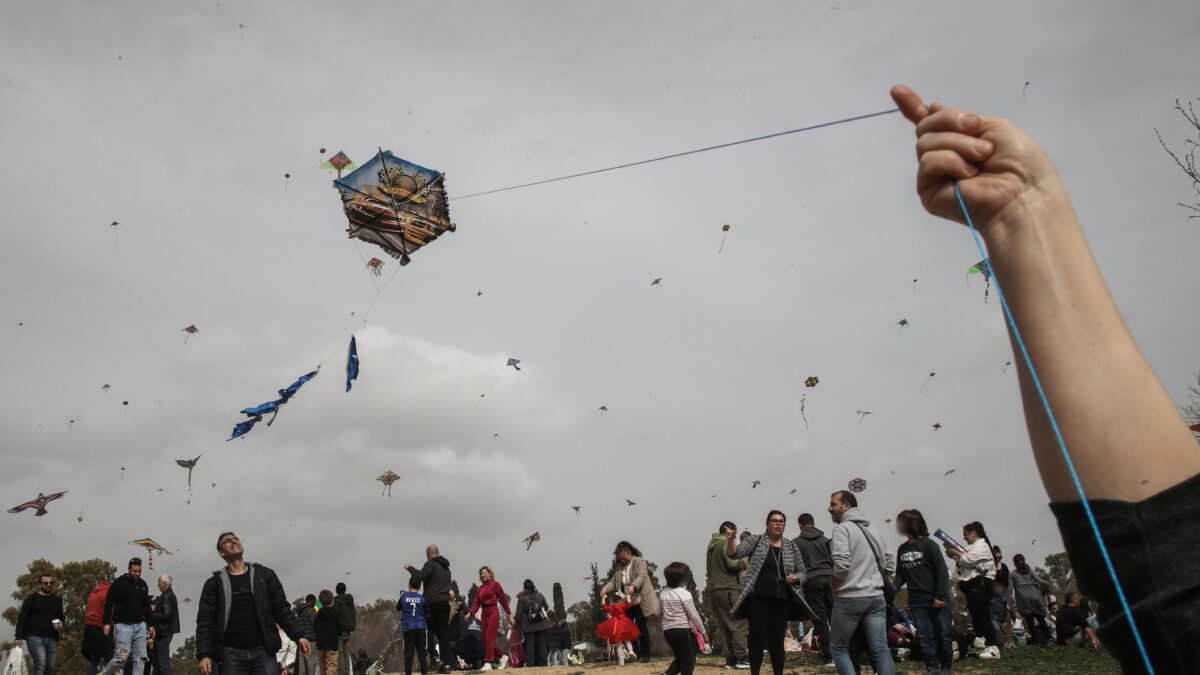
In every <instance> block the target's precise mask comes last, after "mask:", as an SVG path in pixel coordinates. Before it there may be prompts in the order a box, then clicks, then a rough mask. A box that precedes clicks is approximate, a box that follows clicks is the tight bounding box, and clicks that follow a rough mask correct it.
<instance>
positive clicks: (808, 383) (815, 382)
mask: <svg viewBox="0 0 1200 675" xmlns="http://www.w3.org/2000/svg"><path fill="white" fill-rule="evenodd" d="M820 383H821V379H820V378H817V377H810V378H808V379H807V380H805V381H804V386H806V387H808V388H810V389H811V388H812V387H815V386H817V385H818V384H820Z"/></svg>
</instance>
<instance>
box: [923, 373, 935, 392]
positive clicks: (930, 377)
mask: <svg viewBox="0 0 1200 675" xmlns="http://www.w3.org/2000/svg"><path fill="white" fill-rule="evenodd" d="M935 375H937V373H930V374H929V377H927V378H925V384H923V385H921V393H922V394H924V393H925V387H928V386H929V381H930V380H932V379H933V377H934V376H935Z"/></svg>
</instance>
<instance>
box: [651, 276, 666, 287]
mask: <svg viewBox="0 0 1200 675" xmlns="http://www.w3.org/2000/svg"><path fill="white" fill-rule="evenodd" d="M662 280H663V278H662V277H655V278H654V281H651V282H650V285H651V286H658V287H659V288H662Z"/></svg>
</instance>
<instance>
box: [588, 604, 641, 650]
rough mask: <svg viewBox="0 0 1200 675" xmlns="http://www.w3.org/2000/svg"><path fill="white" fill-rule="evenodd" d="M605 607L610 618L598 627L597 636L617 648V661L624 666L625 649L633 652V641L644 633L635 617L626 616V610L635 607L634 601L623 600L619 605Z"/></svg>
mask: <svg viewBox="0 0 1200 675" xmlns="http://www.w3.org/2000/svg"><path fill="white" fill-rule="evenodd" d="M603 607H604V611H605V612H608V620H607V621H605V622H604V623H602V624H600V625H599V626H597V627H596V637H598V638H602V639H604V640H606V641H608V645H609V648H610V649H613V648H615V649H616V652H617V663H619V664H620V665H622V666H623V665H625V650H626V649H628V650H629V653H630V654H633V644H632V642H633V641H634V640H636V639H638V636H640V635H641V634H642V633H641V631H639V630H638V627H637V624H636V623H634V622H633V619H631V618H629V617H628V616H625V612H628V611H629V609H630V608H631V607H633V603H632V602H622V603H621V604H619V605H603Z"/></svg>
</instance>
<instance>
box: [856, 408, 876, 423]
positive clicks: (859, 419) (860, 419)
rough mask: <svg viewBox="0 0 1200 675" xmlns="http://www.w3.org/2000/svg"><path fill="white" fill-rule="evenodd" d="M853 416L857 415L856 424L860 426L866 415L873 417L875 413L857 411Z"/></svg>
mask: <svg viewBox="0 0 1200 675" xmlns="http://www.w3.org/2000/svg"><path fill="white" fill-rule="evenodd" d="M854 414H856V415H858V423H859V424H862V421H863V418H865V417H866V416H867V415H874V414H875V413H873V412H871V411H870V410H858V411H855V413H854Z"/></svg>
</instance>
